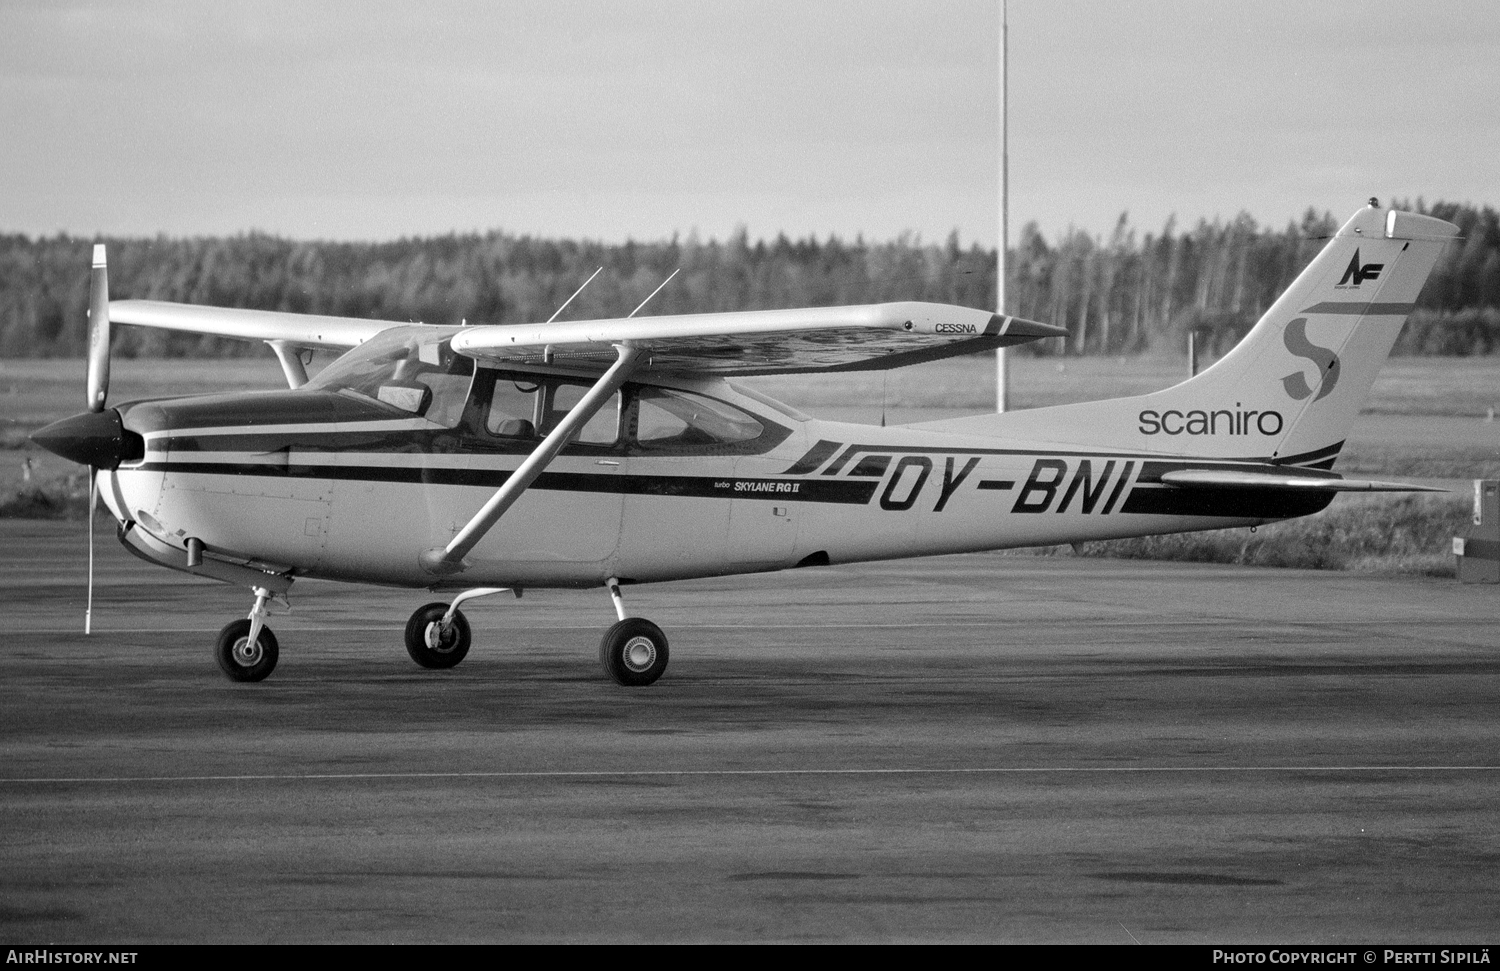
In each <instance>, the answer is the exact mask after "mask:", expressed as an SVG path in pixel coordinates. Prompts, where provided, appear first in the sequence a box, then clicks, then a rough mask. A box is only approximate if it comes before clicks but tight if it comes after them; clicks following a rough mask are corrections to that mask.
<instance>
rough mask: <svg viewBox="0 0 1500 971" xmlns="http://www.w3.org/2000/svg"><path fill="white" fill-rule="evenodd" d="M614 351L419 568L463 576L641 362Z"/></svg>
mask: <svg viewBox="0 0 1500 971" xmlns="http://www.w3.org/2000/svg"><path fill="white" fill-rule="evenodd" d="M615 351H616V352H617V353H618V354H619V358H618V359H617V360H616V361H615V363H614V364H613V365H612V366H611V367H610V369H609V370H608V371H605V372H604V374H603V376H601V377H600V378H599V380H598V382H596V383H595V384H594V386H593V387H592V388H590V389H589V390H588V392H587V393H586V394H585V395H584V396H583V398H582V400H580V401H579V402H578V404H576V405H574V406H573V409H572V410H571V411H569V412H568V413H567V415H566V416H564V418H563V420H562V421H560V422H558V423H557V427H556V428H554V429H552V433H551V434H549V435H548V436H547V437H546V438H544V439H542V442H541V444H540V445H538V446H537V447H536V448H535V449H534V450H533V451H532V453H531V454H530V455H528V456H526V460H525V461H524V462H522V463H521V465H520V467H519V468H517V469H516V470H515V471H514V472H512V473H511V474H510V478H508V479H506V480H505V484H504V485H502V486H501V487H500V488H499V489H498V490H496V492H495V494H494V495H493V496H491V497H490V501H489V502H486V503H485V504H484V508H482V509H480V510H479V512H477V513H475V514H474V518H473V519H471V520H469V522H468V524H467V525H466V526H464V528H463V529H460V530H459V531H458V533H457V534H456V535H455V536H454V537H453V539H452V540H451V541H450V542H449V543H448V545H447V546H445V547H443V548H441V549H439V548H436V547H434V548H433V549H430V550H427V551H425V552H424V553H422V554H421V556H420V557H418V559H419V560H420V561H421V564H422V569H424V570H426V571H427V572H428V573H432V574H436V575H438V576H447V575H449V574H453V573H462V572H463V571H464V570H466V569H467V568H468V564H467V563H465V562H464V557H465V556H467V555H468V554H469V551H470V550H472V549H473V548H474V545H475V544H476V543H478V542H479V541H480V540H481V539H483V538H484V535H485V534H486V533H488V532H489V531H490V529H491V528H492V527H493V526H494V525H495V524H496V523H497V522H499V521H500V517H501V516H503V515H505V511H506V510H507V509H509V508H510V507H511V506H513V505H514V504H515V502H516V500H517V499H519V498H521V494H522V493H523V492H525V491H526V490H527V489H528V488H529V487H530V486H531V484H532V483H533V482H535V481H536V479H537V477H538V476H540V475H541V474H542V472H543V471H544V470H545V469H546V468H547V466H548V465H549V464H551V462H552V460H553V459H554V458H555V457H556V456H557V453H558V452H560V451H562V448H563V446H564V445H566V444H568V442H570V441H572V439H573V436H574V435H575V434H577V433H578V430H579V429H581V428H582V427H583V426H584V424H585V423H587V422H588V420H589V419H590V418H593V417H594V415H596V414H598V412H599V409H600V408H602V407H604V403H605V402H606V401H608V400H609V396H610V395H612V394H614V393H615V392H616V391H618V390H620V386H621V385H623V384H624V383H625V382H626V381H627V380H629V379H630V376H631V374H633V373H635V368H636V364H637V362H638V361H639V359H640V351H639V350H637V349H636V348H634V347H631V346H628V345H625V344H616V345H615Z"/></svg>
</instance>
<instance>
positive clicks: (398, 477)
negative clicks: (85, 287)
mask: <svg viewBox="0 0 1500 971" xmlns="http://www.w3.org/2000/svg"><path fill="white" fill-rule="evenodd" d="M124 471H127V472H128V471H144V472H165V473H170V474H192V475H231V476H251V477H262V478H267V479H309V480H310V479H327V480H332V481H338V482H390V483H399V484H406V485H445V486H474V487H478V488H484V489H498V488H500V486H502V485H504V484H505V482H506V480H507V479H509V478H510V476H511V473H510V472H509V471H506V470H499V469H444V468H432V467H427V468H421V467H416V466H406V467H391V466H381V465H337V466H328V465H289V466H286V467H279V466H265V465H249V464H235V463H229V462H148V463H145V464H143V465H141V466H139V467H137V469H134V470H132V469H126V470H124ZM878 485H879V483H878V482H848V481H840V480H832V481H830V480H810V479H779V478H757V477H746V476H733V475H722V476H704V475H629V474H624V475H619V474H611V473H588V472H543V473H542V474H541V476H540V477H538V478H537V481H536V482H535V483H533V484H532V486H531V488H533V489H543V490H549V491H557V492H594V493H606V494H618V495H626V496H692V497H698V498H716V499H726V498H732V499H781V500H788V499H795V500H797V501H799V502H827V503H848V504H864V503H867V502H869V501H870V499H871V498H872V497H873V496H874V495H875V489H876V488H877V486H878Z"/></svg>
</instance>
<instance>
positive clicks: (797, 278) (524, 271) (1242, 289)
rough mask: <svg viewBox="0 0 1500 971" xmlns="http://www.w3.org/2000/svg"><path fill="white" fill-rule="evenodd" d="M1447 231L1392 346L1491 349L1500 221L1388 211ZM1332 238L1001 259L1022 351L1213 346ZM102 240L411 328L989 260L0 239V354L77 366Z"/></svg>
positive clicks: (1121, 232)
mask: <svg viewBox="0 0 1500 971" xmlns="http://www.w3.org/2000/svg"><path fill="white" fill-rule="evenodd" d="M1402 208H1410V209H1414V210H1416V211H1419V212H1426V213H1429V214H1431V215H1435V216H1438V217H1440V218H1443V219H1447V220H1449V221H1451V222H1454V223H1457V224H1458V225H1459V226H1460V227H1461V229H1462V236H1461V237H1460V238H1459V239H1458V240H1456V241H1455V242H1453V243H1452V244H1450V245H1449V246H1448V247H1447V248H1446V250H1445V251H1444V253H1443V256H1442V258H1441V260H1440V261H1439V263H1438V265H1437V268H1436V270H1435V271H1434V273H1433V276H1432V278H1431V279H1429V281H1428V283H1427V287H1426V289H1425V290H1424V291H1423V293H1422V297H1421V300H1420V302H1419V304H1418V309H1417V311H1416V312H1415V313H1414V314H1413V315H1412V319H1411V320H1410V321H1409V323H1408V324H1407V327H1406V329H1405V330H1404V331H1403V333H1402V336H1401V340H1400V342H1399V343H1398V345H1397V352H1398V353H1408V354H1488V353H1494V352H1496V351H1497V350H1500V218H1497V214H1496V212H1495V210H1494V209H1492V208H1490V207H1484V208H1483V209H1479V208H1475V207H1473V206H1470V205H1460V204H1450V203H1435V204H1433V205H1431V206H1426V205H1424V204H1423V203H1422V202H1421V201H1420V200H1419V201H1418V202H1417V203H1415V204H1403V206H1402ZM1336 230H1337V223H1336V222H1335V221H1334V219H1333V217H1332V216H1331V214H1329V213H1326V212H1325V213H1321V214H1319V213H1317V212H1315V211H1314V210H1311V209H1309V210H1308V211H1307V212H1306V213H1305V214H1304V215H1303V216H1302V218H1301V220H1300V221H1291V222H1288V223H1287V225H1286V226H1284V227H1282V228H1280V229H1275V228H1271V227H1266V226H1260V225H1257V223H1256V222H1255V220H1254V219H1252V218H1251V217H1250V216H1248V215H1245V214H1241V215H1240V216H1238V217H1236V218H1235V219H1233V220H1230V221H1228V222H1223V221H1221V220H1217V219H1216V220H1214V221H1213V222H1209V221H1206V220H1200V221H1199V222H1198V223H1197V224H1196V225H1194V226H1191V227H1180V226H1179V225H1178V223H1177V221H1176V219H1175V217H1174V218H1173V219H1170V220H1168V222H1167V224H1166V225H1165V226H1163V227H1162V228H1161V229H1160V230H1159V231H1156V232H1142V231H1140V230H1139V229H1138V228H1137V227H1135V226H1133V225H1132V224H1131V223H1130V220H1129V218H1128V216H1126V215H1122V216H1121V217H1120V219H1119V221H1118V222H1117V224H1116V225H1115V227H1114V229H1113V231H1112V232H1111V233H1110V234H1109V236H1108V237H1104V236H1100V235H1092V234H1089V233H1087V232H1084V231H1082V230H1078V229H1070V230H1068V232H1066V233H1064V234H1062V235H1061V236H1060V237H1058V238H1056V239H1054V240H1053V241H1050V242H1049V241H1048V240H1047V239H1046V238H1045V237H1044V236H1043V234H1042V233H1041V231H1040V229H1039V228H1038V227H1037V225H1036V224H1035V223H1032V224H1029V225H1027V226H1026V227H1024V228H1023V229H1022V230H1021V233H1020V236H1019V238H1018V239H1017V240H1016V242H1015V245H1014V248H1013V250H1012V251H1011V253H1010V261H1009V271H1008V281H1007V282H1008V286H1007V298H1008V299H1007V302H1008V305H1009V306H1008V308H1007V309H1008V310H1009V311H1010V312H1011V313H1013V314H1016V315H1018V316H1021V317H1027V318H1030V319H1033V320H1041V321H1046V322H1049V323H1055V324H1059V325H1062V326H1064V327H1066V328H1067V329H1068V332H1069V336H1068V337H1067V338H1066V340H1056V341H1041V342H1038V343H1037V344H1035V345H1030V347H1029V350H1028V352H1029V353H1038V354H1067V355H1077V354H1101V353H1103V354H1129V353H1138V352H1145V351H1152V350H1167V351H1178V350H1180V349H1181V347H1182V345H1183V343H1184V341H1185V337H1186V334H1187V333H1188V332H1189V331H1196V332H1197V333H1198V334H1199V335H1200V346H1204V347H1206V348H1207V350H1208V352H1209V353H1211V354H1219V353H1223V352H1224V351H1226V350H1228V348H1229V347H1231V346H1232V345H1233V344H1234V343H1235V342H1236V341H1238V340H1239V339H1240V337H1242V336H1243V335H1244V333H1245V332H1246V331H1247V330H1248V329H1249V328H1250V327H1251V326H1252V325H1253V324H1254V323H1255V321H1256V320H1257V319H1259V317H1260V315H1261V314H1262V313H1263V312H1264V311H1265V309H1266V308H1267V307H1269V306H1270V305H1271V303H1272V301H1273V300H1275V298H1276V297H1277V296H1278V295H1279V294H1280V293H1281V291H1282V290H1283V289H1285V287H1286V286H1287V284H1289V283H1290V282H1291V280H1292V279H1293V278H1294V277H1295V276H1296V275H1297V273H1299V272H1300V271H1301V270H1302V268H1303V267H1304V266H1306V264H1307V262H1308V261H1309V260H1311V259H1312V257H1313V256H1314V255H1315V254H1316V253H1317V252H1318V250H1319V249H1321V248H1322V246H1323V244H1324V241H1325V240H1326V239H1327V237H1328V236H1330V235H1332V234H1333V233H1334V232H1335V231H1336ZM96 241H98V242H105V243H107V244H108V245H109V273H110V290H111V296H113V297H115V298H116V299H120V298H136V299H149V300H171V301H181V302H186V303H199V304H208V305H212V306H223V307H250V308H256V309H263V310H285V311H295V312H299V313H316V314H331V315H335V316H349V317H366V318H375V319H384V320H410V321H423V322H426V323H440V324H456V323H460V322H468V323H523V322H534V321H542V320H546V319H547V318H549V317H550V316H552V314H553V313H554V312H555V311H556V310H557V309H558V307H560V306H561V305H562V303H563V302H564V301H565V300H567V298H568V296H569V295H570V294H571V293H573V291H574V290H576V289H577V287H578V286H579V285H580V284H581V283H582V282H583V281H584V280H585V279H587V278H588V276H589V275H590V274H591V273H593V272H594V270H595V268H597V267H603V272H601V273H600V274H599V276H598V277H597V278H596V279H595V280H594V282H593V283H592V284H591V285H590V286H588V287H587V288H585V289H584V291H583V292H582V293H581V294H580V295H579V296H578V297H577V299H576V300H574V302H573V303H572V304H570V305H569V307H568V309H567V311H566V312H565V314H564V316H563V318H562V319H575V320H576V319H588V318H597V317H618V316H624V315H626V314H628V313H629V312H630V311H631V310H632V309H633V308H635V306H636V305H637V304H638V303H640V302H641V301H642V300H643V299H645V298H646V296H647V295H648V294H650V293H651V291H652V290H653V289H655V288H656V287H657V285H658V284H660V283H661V282H662V281H663V280H664V279H666V277H667V276H668V275H669V274H670V273H672V271H673V270H680V272H679V274H678V276H677V277H676V278H675V279H674V280H673V281H672V282H671V283H670V284H669V285H668V286H667V287H666V288H665V289H663V290H662V292H661V293H660V294H659V295H658V296H656V297H655V298H654V299H653V300H652V301H651V303H650V304H648V306H647V307H646V309H645V310H644V311H642V312H643V313H645V314H676V313H702V312H712V311H724V310H758V309H770V308H780V307H798V306H828V305H837V304H853V303H876V302H880V301H886V300H931V301H937V302H941V303H952V304H960V305H963V306H971V307H982V308H991V307H993V306H994V301H995V252H994V250H993V249H985V248H982V247H979V246H977V245H973V244H971V245H969V246H967V247H964V246H961V245H960V241H959V238H958V235H957V233H954V234H951V235H950V236H949V237H948V239H947V240H946V241H945V242H943V243H941V244H938V243H927V242H923V241H922V239H921V238H920V237H918V236H915V235H911V234H905V235H902V236H900V237H898V238H897V239H894V240H889V241H884V242H872V241H867V240H865V239H863V238H862V237H860V238H856V239H854V240H852V241H851V240H844V239H840V238H838V237H836V236H831V237H829V238H827V239H825V240H819V239H815V238H807V239H797V240H793V239H789V238H787V237H786V236H784V235H783V236H778V237H777V238H775V239H774V240H769V241H767V240H757V241H751V240H750V239H749V238H748V234H747V233H746V232H745V231H744V230H741V231H739V232H737V233H735V234H733V235H732V236H730V237H729V238H728V239H727V240H723V241H720V240H716V239H715V240H708V241H703V240H700V239H699V238H698V237H697V235H696V234H692V235H689V236H687V237H686V238H682V237H676V236H674V237H673V238H672V239H671V240H667V241H660V242H626V243H623V244H605V243H598V242H587V241H571V240H552V239H542V238H537V237H533V236H524V235H522V236H518V235H513V234H508V233H505V232H501V231H492V232H488V233H470V234H462V235H460V234H449V235H446V236H435V237H425V238H403V239H400V240H396V241H392V242H382V243H351V242H308V241H297V240H289V239H283V238H280V237H276V236H270V235H266V234H263V233H248V234H243V235H239V236H233V237H213V238H190V239H181V238H169V237H165V236H158V237H156V238H152V239H140V238H134V239H131V238H126V239H103V240H95V239H85V238H81V237H73V236H66V235H59V236H53V237H43V238H29V237H27V236H24V235H19V234H0V357H42V356H81V355H82V354H83V350H84V347H85V344H86V340H87V307H88V273H89V263H90V249H91V246H92V244H93V243H94V242H96ZM247 351H248V352H255V353H259V352H260V351H259V350H257V349H255V348H254V347H253V345H246V344H245V343H243V342H238V341H231V340H225V339H221V338H214V337H200V336H197V335H191V334H172V333H167V332H163V331H157V330H154V329H151V328H136V327H122V328H118V329H117V331H116V335H115V353H116V354H118V355H120V356H185V355H217V354H226V353H244V352H247Z"/></svg>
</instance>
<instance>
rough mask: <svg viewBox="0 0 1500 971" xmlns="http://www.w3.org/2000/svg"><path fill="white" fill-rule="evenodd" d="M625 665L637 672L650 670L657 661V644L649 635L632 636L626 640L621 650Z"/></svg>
mask: <svg viewBox="0 0 1500 971" xmlns="http://www.w3.org/2000/svg"><path fill="white" fill-rule="evenodd" d="M620 653H621V658H622V659H623V660H624V662H625V666H626V667H627V668H629V669H630V670H632V671H635V672H637V673H639V672H641V671H645V670H648V669H649V668H650V667H651V665H652V664H654V663H655V662H656V644H655V643H653V642H652V640H651V638H649V637H632V638H631V639H630V640H628V641H626V642H625V649H624V650H623V651H621V652H620Z"/></svg>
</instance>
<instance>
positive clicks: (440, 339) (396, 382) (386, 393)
mask: <svg viewBox="0 0 1500 971" xmlns="http://www.w3.org/2000/svg"><path fill="white" fill-rule="evenodd" d="M457 332H458V330H457V328H454V327H393V328H391V329H390V330H387V331H383V332H381V333H380V334H377V335H376V336H375V337H372V338H370V339H369V340H368V341H365V343H363V344H361V345H360V346H359V347H357V348H355V349H354V350H352V351H350V352H349V353H347V354H345V355H344V356H343V357H341V358H339V359H338V360H337V361H334V362H333V363H332V364H330V365H328V367H326V368H324V369H323V370H322V372H321V373H319V374H318V376H317V377H315V378H313V379H312V380H311V381H308V382H307V384H305V385H303V387H305V388H307V389H309V390H313V391H333V392H337V393H339V394H344V395H350V396H354V397H359V398H364V399H367V400H369V401H373V402H376V403H377V404H380V405H383V406H385V407H386V408H388V409H390V411H391V414H392V416H393V417H416V418H424V419H426V420H427V421H429V422H432V423H433V424H434V425H437V426H439V427H442V428H453V427H455V426H456V425H457V424H458V422H459V419H460V418H462V417H463V413H464V403H465V401H467V399H468V397H469V385H470V384H471V383H472V382H473V380H474V361H473V359H471V358H467V357H464V356H463V355H462V354H457V353H454V351H453V348H452V347H451V346H450V344H449V341H450V340H451V339H452V337H453V335H454V334H455V333H457Z"/></svg>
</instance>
